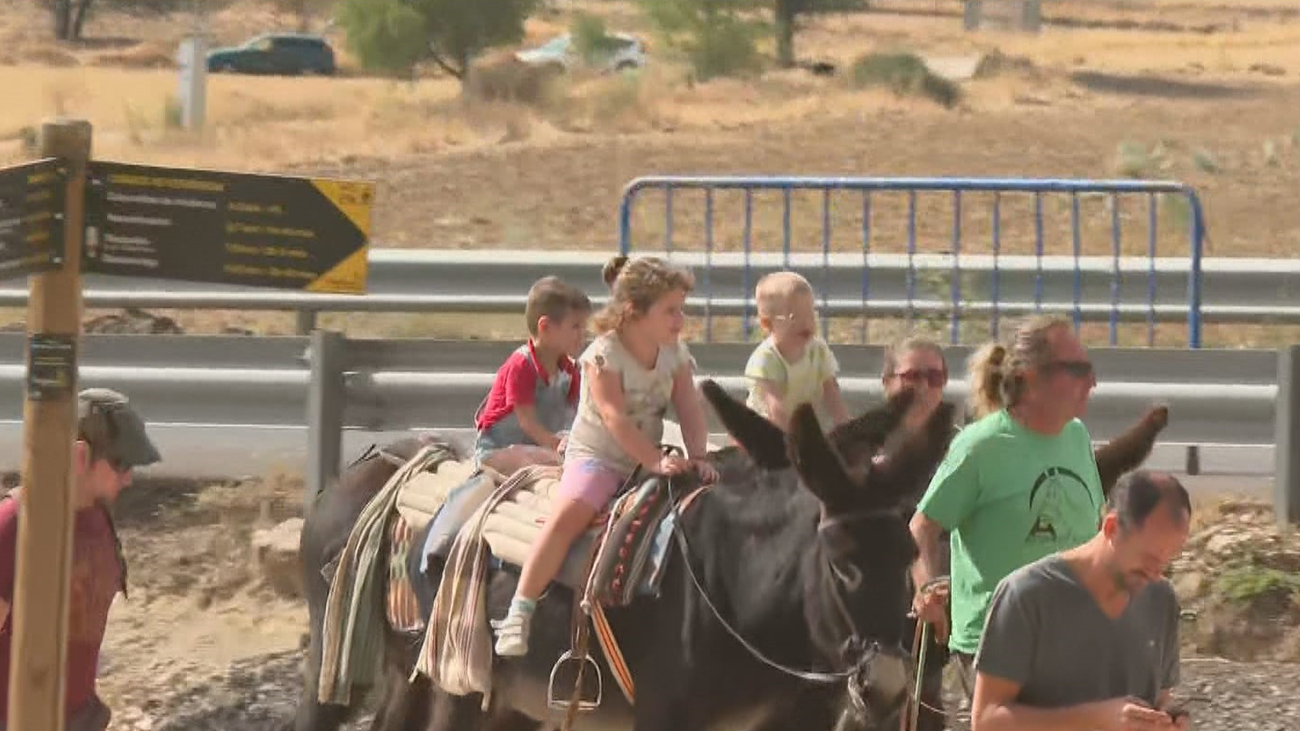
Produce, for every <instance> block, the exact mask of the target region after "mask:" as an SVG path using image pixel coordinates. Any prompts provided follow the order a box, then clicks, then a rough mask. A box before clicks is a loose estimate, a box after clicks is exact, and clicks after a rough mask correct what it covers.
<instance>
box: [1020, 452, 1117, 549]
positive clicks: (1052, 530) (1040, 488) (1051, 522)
mask: <svg viewBox="0 0 1300 731" xmlns="http://www.w3.org/2000/svg"><path fill="white" fill-rule="evenodd" d="M1088 509H1091V510H1092V511H1094V512H1096V513H1097V514H1098V515H1100V514H1101V510H1100V507H1099V506H1098V505H1097V504H1096V503H1095V502H1094V501H1093V497H1092V492H1091V491H1090V490H1089V489H1088V483H1087V482H1085V481H1084V479H1083V478H1082V477H1080V476H1079V475H1078V474H1076V473H1075V472H1074V471H1072V470H1070V469H1069V468H1067V467H1048V468H1047V469H1045V470H1043V472H1042V473H1041V474H1039V475H1038V479H1036V480H1034V486H1033V488H1032V489H1030V491H1029V512H1030V514H1031V515H1033V516H1034V523H1033V525H1031V526H1030V527H1029V535H1028V536H1027V540H1029V541H1047V542H1049V543H1051V544H1053V545H1055V544H1056V543H1059V542H1060V540H1061V539H1062V538H1063V537H1064V536H1062V535H1060V530H1058V528H1057V526H1062V525H1063V523H1062V521H1061V517H1062V516H1063V515H1077V514H1079V513H1080V512H1081V511H1085V510H1088ZM1089 537H1091V536H1084V537H1083V538H1082V540H1081V541H1080V542H1083V541H1087V540H1088V538H1089ZM1069 538H1070V539H1071V540H1074V539H1076V538H1078V536H1070V537H1069Z"/></svg>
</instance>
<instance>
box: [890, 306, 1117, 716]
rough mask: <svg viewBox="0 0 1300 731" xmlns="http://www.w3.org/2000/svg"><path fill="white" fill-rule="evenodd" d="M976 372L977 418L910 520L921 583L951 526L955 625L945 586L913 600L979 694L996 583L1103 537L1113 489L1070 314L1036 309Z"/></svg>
mask: <svg viewBox="0 0 1300 731" xmlns="http://www.w3.org/2000/svg"><path fill="white" fill-rule="evenodd" d="M968 370H969V371H970V380H971V389H970V390H971V394H970V396H971V403H972V405H973V406H974V409H973V412H974V413H973V416H974V417H975V421H974V422H972V423H970V424H969V425H967V426H966V427H965V428H964V429H963V430H962V431H961V432H960V433H959V434H958V435H957V437H956V438H954V439H953V441H952V444H951V445H950V446H949V449H948V453H947V455H946V456H945V458H944V461H943V462H942V463H941V464H940V465H939V468H938V470H937V471H936V472H935V475H934V477H933V478H932V480H931V481H930V485H929V487H928V489H927V490H926V491H925V495H924V496H923V497H922V498H921V501H920V502H919V503H918V505H917V509H916V512H915V514H914V515H913V517H912V523H911V527H912V535H913V537H914V538H915V539H916V542H917V545H918V546H919V548H920V551H921V557H920V559H919V560H918V561H917V562H916V564H915V566H914V568H913V580H914V581H915V585H916V586H918V587H925V586H927V585H928V584H929V582H931V581H932V580H933V579H935V578H936V577H940V576H942V575H943V571H942V564H943V561H942V558H943V557H942V556H941V553H942V548H941V543H940V536H941V534H942V533H943V532H945V531H948V532H950V533H951V536H952V537H951V549H950V550H951V582H950V597H951V625H952V626H951V632H949V620H948V617H947V616H945V611H944V610H945V604H946V601H945V598H944V597H943V596H942V595H940V594H936V593H929V594H926V593H918V594H917V596H916V599H915V601H914V604H913V609H914V611H916V613H917V614H918V615H919V616H921V617H922V618H924V619H925V620H926V621H928V622H931V623H933V624H934V626H935V628H936V633H937V635H938V637H940V638H943V637H946V638H947V641H948V648H949V650H950V651H951V653H952V656H953V657H954V659H955V660H956V661H957V664H958V666H959V669H960V670H961V672H960V673H959V674H960V675H961V676H962V680H963V684H964V685H965V691H966V696H967V700H968V701H969V698H970V696H971V694H972V693H973V692H974V674H973V661H974V657H975V654H976V652H977V650H978V649H979V643H980V637H981V633H982V631H983V627H984V621H985V617H986V615H987V612H988V607H989V603H990V601H991V600H992V597H993V592H994V590H995V589H996V587H997V585H998V582H999V581H1001V580H1002V578H1004V577H1005V576H1007V575H1008V574H1010V573H1011V572H1013V571H1015V570H1016V569H1018V568H1020V567H1022V566H1025V565H1027V564H1029V563H1032V562H1033V561H1036V560H1038V559H1041V558H1043V557H1045V556H1048V555H1051V554H1053V553H1057V552H1059V551H1064V550H1068V549H1071V548H1074V547H1075V546H1078V545H1081V544H1083V543H1084V542H1086V541H1088V540H1089V539H1091V538H1092V537H1093V536H1094V535H1096V533H1097V530H1098V527H1099V525H1100V521H1101V516H1102V508H1103V502H1104V497H1103V492H1102V485H1101V477H1100V475H1099V473H1098V470H1097V464H1096V461H1095V459H1094V456H1093V447H1092V439H1091V437H1090V435H1089V434H1088V430H1087V428H1086V427H1085V426H1084V424H1083V422H1082V421H1081V417H1083V416H1084V414H1085V413H1086V412H1087V405H1088V400H1089V398H1090V396H1091V394H1092V389H1093V388H1094V387H1095V386H1096V384H1097V381H1096V378H1095V376H1094V375H1093V371H1092V365H1091V363H1090V362H1089V361H1088V357H1087V353H1086V352H1085V350H1084V347H1083V345H1082V343H1080V341H1079V339H1078V337H1077V336H1076V335H1075V333H1074V330H1073V328H1072V327H1071V326H1070V323H1069V322H1068V321H1065V320H1061V319H1058V318H1052V317H1035V318H1031V319H1029V320H1028V321H1026V322H1025V323H1024V324H1023V325H1021V327H1020V328H1019V329H1018V330H1017V331H1016V334H1015V339H1014V341H1013V342H1012V343H1010V344H1009V345H1003V344H1000V343H993V344H989V345H986V346H985V347H983V348H981V349H980V350H979V351H978V352H976V353H975V354H974V355H973V356H972V358H971V361H970V364H969V369H968Z"/></svg>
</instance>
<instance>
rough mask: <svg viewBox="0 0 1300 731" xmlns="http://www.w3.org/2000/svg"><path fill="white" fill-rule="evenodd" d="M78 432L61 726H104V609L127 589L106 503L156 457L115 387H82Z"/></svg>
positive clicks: (2, 686) (8, 572) (2, 610)
mask: <svg viewBox="0 0 1300 731" xmlns="http://www.w3.org/2000/svg"><path fill="white" fill-rule="evenodd" d="M77 409H78V416H77V439H76V441H75V442H74V443H73V453H72V457H73V461H72V468H73V480H74V484H73V490H74V493H73V499H74V505H75V509H76V516H75V518H74V520H75V523H74V527H73V552H72V577H71V594H70V596H69V616H68V656H67V658H68V659H67V682H66V687H65V692H64V709H65V711H64V718H65V723H64V726H65V728H66V729H67V731H103V729H105V728H107V726H108V721H109V718H110V716H111V715H112V714H111V713H110V712H109V709H108V707H107V706H105V705H104V704H103V702H102V701H100V699H99V696H98V695H96V693H95V676H96V672H97V670H98V665H99V648H100V645H101V644H102V642H103V640H104V629H105V627H106V626H107V624H108V610H109V608H110V607H111V606H112V605H113V599H114V598H115V597H116V596H117V593H118V592H119V591H121V592H122V593H123V594H125V593H126V564H125V562H124V561H123V559H122V551H121V545H120V544H119V543H118V540H117V532H116V530H115V529H114V528H113V519H112V516H111V515H110V514H109V507H110V506H111V505H112V504H113V502H114V501H115V500H116V499H117V496H118V494H119V493H121V491H122V489H123V488H125V487H126V486H127V485H130V484H131V471H132V470H133V469H134V468H136V467H140V466H143V465H148V464H153V463H155V462H158V461H160V460H161V457H160V456H159V454H158V449H157V448H156V447H155V446H154V444H153V442H152V441H150V439H149V436H148V435H147V434H146V433H145V428H144V422H143V421H142V420H141V419H140V417H139V415H138V414H137V413H136V412H135V409H134V408H133V407H132V406H131V404H130V402H129V401H128V400H127V399H126V397H125V396H123V395H122V394H120V393H118V392H116V391H111V390H109V389H103V388H92V389H86V390H84V391H82V392H81V393H80V394H79V395H78V399H77ZM21 489H22V488H21V487H19V488H15V489H14V490H13V491H11V492H10V493H9V494H8V495H6V496H4V497H3V498H0V730H3V728H4V726H5V723H6V719H7V718H8V715H9V664H10V660H11V655H10V653H11V651H12V643H13V615H12V612H11V611H10V610H11V609H12V607H13V602H14V574H15V571H16V565H15V557H16V555H17V543H18V521H19V520H20V519H21V517H22V516H21V514H20V512H19V505H20V501H19V499H18V491H19V490H21Z"/></svg>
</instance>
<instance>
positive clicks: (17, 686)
mask: <svg viewBox="0 0 1300 731" xmlns="http://www.w3.org/2000/svg"><path fill="white" fill-rule="evenodd" d="M41 154H42V155H43V156H45V157H48V158H58V159H59V160H60V161H61V162H60V164H61V165H64V166H66V173H67V174H66V175H54V173H53V171H54V169H55V168H54V167H53V166H52V165H51V164H50V163H48V162H46V161H42V162H40V163H37V164H36V165H35V166H24V168H26V170H27V172H26V177H25V180H24V181H23V185H15V186H12V187H11V190H22V191H23V193H22V194H21V195H22V200H23V201H24V205H25V206H27V207H26V208H22V209H19V210H20V211H21V212H22V215H21V216H20V217H21V219H22V223H21V225H20V226H19V227H17V229H15V227H13V226H11V227H10V231H11V233H12V232H13V231H15V230H17V231H18V233H17V234H15V235H12V236H11V237H10V238H9V240H7V241H6V244H10V243H13V242H14V241H18V242H20V243H22V244H25V245H26V246H27V247H28V248H27V249H22V248H20V249H19V251H18V256H16V257H13V258H11V257H10V256H9V255H8V253H7V252H6V256H5V258H6V260H7V261H13V260H15V259H16V260H19V261H21V262H25V263H23V264H21V265H20V266H17V267H11V268H9V269H7V272H6V273H8V274H13V273H16V272H19V271H29V272H30V271H35V272H37V273H36V274H35V275H33V276H32V277H30V279H29V285H28V286H29V294H28V298H27V338H28V354H27V374H28V382H27V395H26V401H25V403H24V405H23V444H24V448H23V472H22V474H23V489H22V492H21V493H20V497H19V508H18V509H19V511H20V515H21V516H22V518H21V520H19V521H18V542H17V565H16V566H15V571H14V602H13V605H14V606H13V631H14V635H13V643H12V645H11V646H10V647H11V655H10V662H9V669H10V677H9V718H8V722H7V728H11V729H33V731H37V730H40V731H45V730H47V729H48V730H49V731H54V730H55V729H61V728H63V693H64V666H65V664H66V660H67V658H66V656H67V640H68V597H69V584H68V575H69V573H71V570H72V516H73V504H74V501H73V484H72V483H73V465H72V441H73V439H74V437H75V432H76V418H77V404H76V397H77V338H78V335H79V333H80V332H81V271H80V263H81V228H82V192H83V190H84V186H85V177H84V168H85V164H86V160H87V158H88V157H89V156H90V125H89V124H88V123H86V122H81V121H68V120H58V121H54V122H49V123H46V124H45V125H43V126H42V127H41ZM20 169H21V168H20ZM10 172H12V171H10ZM10 172H7V173H5V174H4V177H5V178H7V177H8V176H9V174H10ZM52 188H61V189H62V190H60V191H58V192H57V193H56V192H55V191H54V190H52ZM47 194H48V195H47ZM8 200H10V201H13V200H17V198H16V197H15V196H12V195H11V196H10V197H9V198H8ZM53 201H61V202H62V203H63V208H61V209H60V210H58V211H57V213H59V214H60V215H59V216H58V217H57V218H55V217H52V216H50V217H47V216H46V214H49V213H51V212H52V206H53ZM10 210H11V211H12V210H13V209H10ZM5 218H12V216H5ZM56 220H57V221H58V222H59V224H60V225H58V226H55V224H54V223H52V222H53V221H56ZM55 230H57V231H58V232H59V233H60V234H61V236H62V240H61V241H56V240H54V239H51V238H47V237H46V234H50V235H51V236H52V235H53V231H55ZM56 247H57V248H56ZM33 250H34V251H33ZM53 252H60V253H61V254H62V255H59V253H53ZM60 260H61V261H60Z"/></svg>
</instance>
